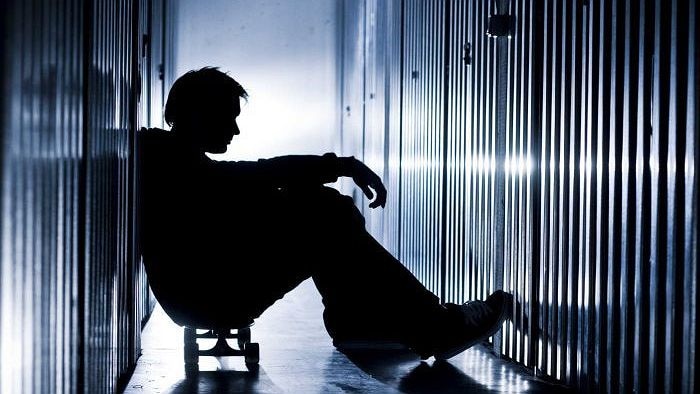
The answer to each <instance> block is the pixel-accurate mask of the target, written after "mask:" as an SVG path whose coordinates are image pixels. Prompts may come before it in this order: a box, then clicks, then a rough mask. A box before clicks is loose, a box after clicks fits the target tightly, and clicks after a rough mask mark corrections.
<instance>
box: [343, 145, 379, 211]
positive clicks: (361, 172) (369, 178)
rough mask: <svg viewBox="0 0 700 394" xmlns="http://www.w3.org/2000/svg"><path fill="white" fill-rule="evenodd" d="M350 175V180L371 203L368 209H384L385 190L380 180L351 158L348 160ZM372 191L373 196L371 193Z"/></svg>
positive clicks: (359, 162) (361, 163)
mask: <svg viewBox="0 0 700 394" xmlns="http://www.w3.org/2000/svg"><path fill="white" fill-rule="evenodd" d="M350 159H351V160H350V173H349V175H350V176H351V177H352V180H353V181H354V182H355V184H357V186H359V187H360V189H362V192H363V193H365V196H367V198H368V199H370V200H372V198H374V201H372V202H371V203H370V204H369V207H370V208H376V207H379V206H381V207H382V208H384V206H385V205H386V188H385V187H384V184H383V183H382V179H381V178H380V177H379V176H378V175H377V174H375V173H374V172H373V171H372V170H370V169H369V167H367V166H366V165H365V164H364V163H363V162H361V161H359V160H357V159H355V158H354V157H353V158H350ZM372 189H374V192H375V193H376V197H375V194H374V193H373V192H372Z"/></svg>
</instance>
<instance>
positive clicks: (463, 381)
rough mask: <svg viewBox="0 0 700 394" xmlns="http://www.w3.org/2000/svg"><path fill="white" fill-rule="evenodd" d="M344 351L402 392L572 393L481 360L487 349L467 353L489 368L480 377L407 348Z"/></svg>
mask: <svg viewBox="0 0 700 394" xmlns="http://www.w3.org/2000/svg"><path fill="white" fill-rule="evenodd" d="M343 354H344V355H345V356H346V357H347V358H348V359H349V360H350V361H351V362H352V363H353V364H355V365H356V366H357V367H359V368H360V369H362V370H363V371H364V372H365V373H367V374H368V375H370V376H372V377H373V378H375V379H377V380H379V381H381V382H383V383H385V384H387V385H389V386H391V387H394V388H395V389H397V390H399V391H401V392H403V393H501V392H524V393H571V390H570V389H568V388H566V387H563V386H559V385H552V384H549V383H545V382H543V381H540V380H538V379H536V378H534V377H531V376H530V377H522V374H521V373H517V372H516V371H515V370H516V369H517V367H516V366H514V365H511V364H508V363H507V362H505V361H502V360H497V359H495V358H489V362H487V363H482V362H480V359H481V358H482V357H484V356H485V355H486V352H484V351H479V352H478V353H477V352H473V351H471V353H469V355H467V356H466V357H468V358H467V359H466V363H467V364H471V365H472V366H474V367H477V368H478V367H482V368H484V369H485V370H487V373H480V374H479V380H477V379H475V378H473V377H472V376H469V375H468V374H467V373H465V372H464V371H463V370H462V369H460V368H458V367H457V366H455V365H453V364H452V363H451V362H449V361H440V360H436V361H432V362H430V361H420V359H419V358H418V357H417V356H416V355H415V354H414V353H412V352H410V351H408V350H391V351H387V350H381V351H378V350H362V351H345V352H344V353H343ZM475 354H478V355H479V356H475ZM487 357H488V356H487ZM416 364H417V365H416Z"/></svg>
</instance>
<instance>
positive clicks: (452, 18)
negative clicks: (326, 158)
mask: <svg viewBox="0 0 700 394" xmlns="http://www.w3.org/2000/svg"><path fill="white" fill-rule="evenodd" d="M368 4H369V5H368V7H376V6H377V5H376V4H374V3H373V2H368ZM377 4H379V3H377ZM496 5H500V6H501V8H500V9H497V8H496ZM368 9H369V8H368ZM399 10H403V13H400V12H399ZM496 13H501V14H509V15H512V16H513V17H514V25H513V32H512V33H511V35H510V37H489V36H488V35H487V34H486V32H487V26H488V19H489V17H490V16H492V15H494V14H496ZM386 14H387V15H386V20H387V21H388V22H387V27H386V29H392V27H391V26H393V24H392V23H393V22H390V21H396V20H397V18H398V19H399V20H400V21H401V24H402V30H401V31H402V34H400V37H392V38H391V39H386V38H381V37H367V36H366V35H374V34H379V33H378V31H379V30H377V29H368V30H367V31H366V33H365V35H361V37H360V38H361V39H362V40H363V42H366V43H372V42H375V41H376V43H375V45H378V46H383V49H382V50H383V51H385V52H386V53H387V56H389V57H391V56H392V55H391V54H392V53H396V51H397V50H400V53H401V57H400V58H399V59H397V58H395V57H391V58H392V59H394V60H392V61H385V62H384V65H383V67H384V68H385V77H384V78H385V84H386V85H385V86H386V90H385V92H384V94H383V99H384V101H385V103H384V106H385V108H388V110H387V112H386V113H384V114H383V115H379V114H378V113H377V112H376V111H375V109H374V108H375V107H377V106H379V105H381V104H380V103H377V102H374V101H372V100H376V99H381V97H374V98H368V97H367V96H365V103H370V104H368V105H369V106H371V108H368V109H367V110H366V112H365V126H364V129H363V133H364V134H363V135H364V141H365V145H363V149H364V150H363V153H364V154H365V157H366V158H367V157H368V156H367V153H368V152H371V154H370V156H369V157H370V158H372V160H373V161H372V162H373V167H375V168H377V169H378V168H382V166H381V165H380V164H378V163H374V161H376V160H375V158H379V157H381V156H382V152H381V151H380V149H381V148H380V147H379V145H380V144H376V143H369V144H368V143H367V141H380V140H381V138H384V141H385V148H384V149H385V151H384V160H385V163H384V168H393V167H392V166H395V165H396V163H398V167H399V171H398V174H399V177H398V181H392V178H391V176H387V175H386V173H385V174H384V176H385V178H384V179H385V181H386V182H387V184H389V185H395V184H396V183H392V182H397V183H398V185H399V186H398V190H399V193H398V197H397V201H396V203H397V204H398V205H399V207H398V210H397V211H398V215H396V216H392V215H394V214H393V213H391V212H392V211H387V212H386V213H385V214H384V216H383V217H382V218H381V219H380V220H382V221H383V222H382V226H383V228H384V229H385V230H384V232H383V233H381V234H380V233H378V232H376V231H374V230H373V233H374V234H375V236H377V237H378V238H379V239H381V240H382V241H383V242H384V244H385V245H387V247H389V248H394V247H395V248H396V251H398V253H397V254H398V255H399V257H400V258H401V260H402V261H403V262H404V263H405V264H406V265H407V266H408V267H409V268H410V269H411V270H412V271H413V272H414V273H415V274H416V275H417V276H418V277H419V279H420V280H421V281H423V283H424V284H425V285H426V286H427V287H428V288H430V289H431V290H432V291H434V292H435V293H436V294H439V295H440V296H441V297H442V298H443V300H444V301H454V302H462V301H465V300H468V299H474V298H483V297H485V296H486V295H487V294H488V293H490V292H492V291H493V290H495V289H496V288H500V287H503V288H505V289H506V290H508V291H510V292H511V293H513V295H514V296H515V300H516V303H515V305H514V309H513V319H512V321H509V322H507V323H506V324H505V326H504V330H503V332H502V334H501V335H500V336H498V337H496V338H494V346H495V347H496V349H497V350H498V351H499V352H500V353H502V354H503V355H504V357H507V358H510V359H512V360H514V361H515V362H518V363H522V364H524V365H525V366H527V367H528V368H530V369H531V370H532V371H533V373H535V374H537V375H540V376H543V377H547V378H551V379H555V380H560V381H562V382H564V383H567V384H569V385H572V386H574V387H577V388H579V389H581V390H582V391H594V392H631V391H635V392H650V393H651V392H687V393H690V392H694V389H695V385H696V384H695V381H694V371H695V365H696V362H697V354H698V352H697V341H696V338H697V331H696V324H695V318H696V317H697V308H696V305H697V299H698V292H697V279H698V272H697V259H698V257H697V244H698V231H697V219H696V214H697V206H698V197H697V179H696V176H695V174H696V173H697V168H698V160H697V158H696V156H697V148H696V147H697V143H698V138H699V135H700V133H699V132H698V119H697V113H698V89H697V87H698V86H699V84H698V76H697V75H698V65H697V59H698V49H697V44H696V42H697V39H698V33H697V29H696V27H695V22H696V20H697V14H698V10H697V5H696V4H695V2H687V1H662V0H647V1H643V2H639V1H629V0H597V1H577V2H558V1H545V0H539V1H525V0H513V1H510V2H509V1H496V2H483V1H435V2H431V1H420V2H419V1H408V0H407V1H403V2H398V1H397V2H391V3H389V5H387V6H386ZM346 18H348V15H346ZM370 25H371V24H370ZM382 40H383V43H382ZM397 46H399V47H400V48H399V49H397ZM367 48H370V47H369V46H368V47H367ZM443 48H444V50H443ZM372 51H377V50H376V49H373V50H371V51H370V52H372ZM371 56H374V55H373V54H368V56H367V60H366V63H363V64H362V65H355V66H354V67H365V68H366V70H370V69H371V73H372V75H373V76H372V78H375V79H372V80H371V81H372V82H371V86H374V85H377V80H376V78H378V77H377V75H378V74H379V72H378V71H377V68H378V67H382V65H381V64H380V63H377V62H376V61H373V60H371ZM395 61H398V62H399V63H400V64H401V65H400V70H401V72H400V73H399V72H396V69H395V67H396V66H395V65H394V62H395ZM367 67H369V68H367ZM396 80H399V81H401V85H400V89H398V90H393V91H392V89H395V88H396V82H395V81H396ZM363 86H367V85H363ZM397 95H398V97H399V98H400V103H401V105H400V107H398V108H396V107H395V105H396V102H397V99H396V96H397ZM396 114H398V117H399V118H400V119H401V122H400V124H398V125H396V124H395V123H393V124H392V119H395V118H396V117H397V115H396ZM382 116H383V117H384V123H385V127H384V128H382V127H380V126H379V125H380V124H381V120H382ZM375 134H379V135H375ZM387 136H388V137H387ZM396 140H398V145H397V144H396V143H394V141H396ZM397 146H398V147H399V148H398V153H397V150H396V147H397ZM359 156H362V155H361V154H360V155H359ZM391 187H394V186H391ZM390 190H391V189H390ZM397 211H393V212H397ZM378 215H379V214H378V213H376V212H373V213H372V219H371V222H370V223H374V221H375V220H376V219H375V216H378ZM372 226H373V225H372V224H371V225H370V228H372ZM391 228H396V229H397V232H396V234H395V235H394V238H392V235H390V234H389V233H387V230H386V229H391ZM391 239H397V241H396V242H394V241H390V240H391ZM501 244H502V246H501ZM392 250H393V249H392Z"/></svg>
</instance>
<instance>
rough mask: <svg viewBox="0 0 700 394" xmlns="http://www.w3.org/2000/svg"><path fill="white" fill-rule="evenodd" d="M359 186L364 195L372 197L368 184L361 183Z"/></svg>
mask: <svg viewBox="0 0 700 394" xmlns="http://www.w3.org/2000/svg"><path fill="white" fill-rule="evenodd" d="M360 188H361V189H362V191H363V192H364V193H365V196H367V198H368V199H370V200H371V199H372V197H374V193H372V189H370V188H369V186H368V185H362V186H360Z"/></svg>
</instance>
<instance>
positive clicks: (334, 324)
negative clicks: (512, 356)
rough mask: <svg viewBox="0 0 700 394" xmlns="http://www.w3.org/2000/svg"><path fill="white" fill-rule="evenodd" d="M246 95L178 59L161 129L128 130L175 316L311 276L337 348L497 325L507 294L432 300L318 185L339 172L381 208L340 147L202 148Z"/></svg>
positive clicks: (210, 144) (239, 317) (156, 287)
mask: <svg viewBox="0 0 700 394" xmlns="http://www.w3.org/2000/svg"><path fill="white" fill-rule="evenodd" d="M246 97H247V93H246V91H245V90H244V89H243V88H242V87H241V85H239V84H238V83H237V82H236V81H235V80H234V79H233V78H231V77H229V76H228V75H226V74H224V73H222V72H221V71H219V70H218V69H215V68H204V69H201V70H198V71H190V72H188V73H187V74H185V75H184V76H182V77H180V78H179V79H178V80H177V81H176V82H175V84H174V85H173V87H172V89H171V90H170V93H169V96H168V100H167V104H166V107H165V120H166V122H167V123H168V124H169V125H171V126H172V130H171V131H164V130H160V129H148V130H146V129H142V130H141V132H140V133H139V139H138V146H139V156H140V163H139V176H140V196H141V197H140V198H141V202H140V206H141V210H142V211H141V214H140V215H141V221H142V229H141V232H142V233H141V235H142V254H143V258H144V263H145V266H146V270H147V274H148V278H149V281H150V284H151V287H152V289H153V292H154V294H155V296H156V298H157V299H158V301H159V302H160V303H161V305H162V307H163V308H164V309H165V311H166V312H167V313H168V314H169V315H170V316H171V318H172V319H173V320H174V321H175V322H176V323H178V324H180V325H191V326H199V327H205V326H206V327H233V326H235V325H237V324H241V323H243V322H245V321H249V320H251V319H254V318H257V317H258V316H260V314H261V313H262V312H263V311H265V309H266V308H268V307H269V306H270V305H272V304H273V303H274V302H275V301H276V300H278V299H280V298H282V297H283V296H284V294H286V293H287V292H289V291H290V290H292V289H293V288H295V287H296V286H297V285H298V284H300V283H301V282H302V281H304V280H306V279H308V278H313V281H314V283H315V285H316V287H317V289H318V291H319V292H320V293H321V295H322V298H323V304H324V313H323V318H324V323H325V326H326V329H327V331H328V333H329V334H330V336H331V337H332V338H333V341H334V344H335V345H336V346H338V347H342V346H344V345H345V346H349V345H351V344H362V343H370V344H371V343H377V342H382V341H389V342H399V343H401V344H404V345H406V346H408V347H409V348H411V349H412V350H414V351H415V352H417V353H418V354H420V355H421V356H422V357H429V356H432V355H434V356H435V357H436V358H449V357H451V356H453V355H455V354H457V353H459V352H461V351H463V350H464V349H466V348H468V347H469V346H471V345H473V344H474V343H476V342H478V341H480V340H482V339H485V338H487V337H488V336H491V335H493V334H494V333H495V332H496V331H497V330H498V329H499V328H500V326H501V324H502V322H503V320H504V318H505V315H506V311H507V308H506V304H507V303H508V300H507V298H508V297H509V295H508V294H507V293H504V292H502V291H498V292H496V293H494V294H492V295H491V296H489V298H488V299H487V300H486V301H471V302H468V303H466V304H464V305H455V304H446V305H441V304H440V302H439V299H438V297H436V296H435V295H434V294H432V293H431V292H430V291H428V290H427V289H426V288H425V287H424V286H423V285H422V284H421V283H420V282H419V281H418V280H417V279H416V278H415V277H414V276H413V275H412V274H411V273H410V272H409V271H408V270H407V269H406V268H405V267H404V266H403V265H402V264H401V263H400V262H399V261H397V260H396V259H395V258H394V257H393V256H392V255H391V254H390V253H389V252H387V251H386V250H385V249H384V248H383V247H382V246H381V245H380V244H379V243H378V242H377V241H376V240H375V239H374V238H372V236H371V235H370V234H369V233H367V231H366V230H365V224H364V218H363V217H362V215H361V213H360V212H359V211H358V210H357V209H356V207H355V206H354V204H353V200H352V199H351V198H350V197H348V196H345V195H342V194H340V193H339V192H337V191H336V190H334V189H332V188H329V187H326V186H324V184H326V183H329V182H334V181H336V180H337V179H338V177H351V178H352V179H353V180H354V182H355V183H356V184H357V186H359V187H360V188H361V189H362V190H363V192H364V193H365V194H366V195H367V197H368V198H370V199H371V198H372V197H374V200H373V201H372V202H371V204H370V207H373V208H374V207H378V206H382V207H383V206H384V204H385V201H386V190H385V189H384V186H383V185H382V182H381V179H380V178H379V177H378V176H377V175H376V174H375V173H373V172H372V171H371V170H370V169H369V168H368V167H367V166H365V165H364V164H363V163H362V162H360V161H358V160H356V159H355V158H354V157H337V156H336V155H335V154H333V153H327V154H324V155H323V156H282V157H275V158H272V159H265V160H258V161H215V160H211V159H209V158H208V157H207V156H206V155H205V152H211V153H223V152H225V151H226V149H227V145H228V144H229V143H230V142H231V139H232V138H233V137H234V136H235V135H238V134H239V133H240V130H239V129H238V126H237V124H236V117H237V116H238V115H239V114H240V111H241V107H240V99H245V98H246ZM270 116H274V114H270Z"/></svg>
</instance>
